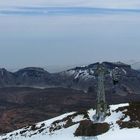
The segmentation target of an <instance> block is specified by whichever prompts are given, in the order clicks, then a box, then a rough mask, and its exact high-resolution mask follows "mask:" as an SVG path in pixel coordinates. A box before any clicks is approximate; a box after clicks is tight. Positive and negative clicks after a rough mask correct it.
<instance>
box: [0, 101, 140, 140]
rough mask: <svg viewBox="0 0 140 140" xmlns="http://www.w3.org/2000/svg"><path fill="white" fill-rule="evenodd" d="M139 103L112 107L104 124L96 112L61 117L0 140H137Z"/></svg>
mask: <svg viewBox="0 0 140 140" xmlns="http://www.w3.org/2000/svg"><path fill="white" fill-rule="evenodd" d="M139 112H140V103H130V104H127V103H126V104H118V105H111V106H109V108H108V115H107V116H106V118H105V120H104V121H98V122H97V121H95V120H94V119H93V116H94V115H95V110H93V109H90V110H83V111H78V112H71V113H67V114H63V115H61V116H58V117H56V118H53V119H50V120H47V121H43V122H40V123H36V124H33V125H31V126H26V127H24V128H22V129H19V130H17V131H14V132H11V133H8V134H5V135H3V136H0V139H1V140H62V139H64V140H66V139H67V140H91V139H93V140H112V139H119V140H124V139H126V140H131V139H134V140H139V138H140V115H139Z"/></svg>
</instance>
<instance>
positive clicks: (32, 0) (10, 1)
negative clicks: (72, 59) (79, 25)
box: [0, 0, 140, 8]
mask: <svg viewBox="0 0 140 140" xmlns="http://www.w3.org/2000/svg"><path fill="white" fill-rule="evenodd" d="M0 6H1V7H2V6H67V7H68V6H70V7H71V6H83V7H87V6H88V7H105V8H140V1H139V0H3V1H1V2H0Z"/></svg>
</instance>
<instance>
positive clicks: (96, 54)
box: [0, 0, 140, 69]
mask: <svg viewBox="0 0 140 140" xmlns="http://www.w3.org/2000/svg"><path fill="white" fill-rule="evenodd" d="M139 25H140V2H139V1H138V0H133V1H132V0H101V1H99V0H95V1H93V0H50V1H48V0H36V1H35V0H34V1H33V0H28V1H27V0H24V1H23V0H13V1H12V2H11V0H5V1H3V2H0V67H6V68H10V69H14V68H21V67H26V66H41V67H46V66H68V65H80V64H89V63H94V62H96V61H129V60H136V61H140V55H139V52H140V39H139V37H140V26H139Z"/></svg>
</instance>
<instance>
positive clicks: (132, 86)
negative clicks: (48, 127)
mask: <svg viewBox="0 0 140 140" xmlns="http://www.w3.org/2000/svg"><path fill="white" fill-rule="evenodd" d="M98 65H99V63H94V64H90V65H88V66H82V67H75V68H72V69H69V70H66V71H63V72H59V73H49V72H47V71H46V70H44V69H43V68H36V67H29V68H24V69H20V70H19V71H17V72H13V73H12V72H9V71H7V70H6V69H0V87H40V88H48V87H64V88H72V89H78V90H83V91H85V92H96V90H97V67H98ZM103 65H104V67H105V69H106V71H107V72H106V75H105V87H106V91H107V92H113V90H114V85H113V81H112V71H113V70H114V69H115V68H116V67H117V68H118V69H119V71H120V72H121V76H120V79H119V85H118V86H117V87H115V90H116V91H117V92H118V93H119V94H122V95H127V94H131V93H140V86H139V85H140V71H137V70H134V69H132V68H131V66H130V65H127V64H124V63H121V62H119V63H111V62H103Z"/></svg>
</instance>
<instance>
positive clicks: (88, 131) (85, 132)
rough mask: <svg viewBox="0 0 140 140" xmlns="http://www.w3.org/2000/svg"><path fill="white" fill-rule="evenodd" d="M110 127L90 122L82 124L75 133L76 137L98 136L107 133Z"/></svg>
mask: <svg viewBox="0 0 140 140" xmlns="http://www.w3.org/2000/svg"><path fill="white" fill-rule="evenodd" d="M109 128H110V126H109V124H108V123H93V122H92V121H90V120H84V121H81V122H80V125H79V127H78V128H77V130H76V132H75V133H74V135H75V136H98V135H101V134H103V133H106V132H107V131H108V130H109Z"/></svg>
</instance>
